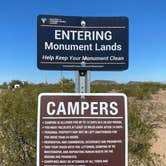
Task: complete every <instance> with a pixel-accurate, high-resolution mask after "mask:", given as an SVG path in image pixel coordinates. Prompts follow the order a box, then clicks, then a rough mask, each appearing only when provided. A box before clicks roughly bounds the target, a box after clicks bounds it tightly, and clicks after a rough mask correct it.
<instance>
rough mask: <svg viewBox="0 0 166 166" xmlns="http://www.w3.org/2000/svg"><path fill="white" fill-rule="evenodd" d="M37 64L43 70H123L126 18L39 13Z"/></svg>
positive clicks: (126, 65)
mask: <svg viewBox="0 0 166 166" xmlns="http://www.w3.org/2000/svg"><path fill="white" fill-rule="evenodd" d="M37 64H38V68H39V69H43V70H95V71H98V70H99V71H101V70H103V71H120V70H126V69H127V68H128V18H127V17H76V16H74V17H69V16H50V15H39V16H38V18H37Z"/></svg>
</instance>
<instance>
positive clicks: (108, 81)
mask: <svg viewBox="0 0 166 166" xmlns="http://www.w3.org/2000/svg"><path fill="white" fill-rule="evenodd" d="M91 83H92V84H104V85H105V84H117V82H115V81H110V80H95V81H92V82H91Z"/></svg>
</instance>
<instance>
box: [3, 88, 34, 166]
mask: <svg viewBox="0 0 166 166" xmlns="http://www.w3.org/2000/svg"><path fill="white" fill-rule="evenodd" d="M36 103H37V98H36V94H35V93H34V92H33V91H32V89H31V90H30V89H27V90H24V91H22V90H15V91H8V92H6V93H5V94H4V95H3V96H2V97H1V98H0V131H1V134H0V146H1V149H2V150H1V153H0V165H2V166H10V165H17V166H22V165H26V166H32V165H35V161H36V153H35V151H36V110H37V106H36Z"/></svg>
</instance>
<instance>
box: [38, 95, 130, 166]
mask: <svg viewBox="0 0 166 166" xmlns="http://www.w3.org/2000/svg"><path fill="white" fill-rule="evenodd" d="M127 126H128V122H127V99H126V96H125V95H124V94H118V93H116V94H86V93H85V94H57V93H42V94H40V95H39V100H38V131H37V166H49V165H52V166H60V165H66V166H70V165H81V166H91V165H94V166H96V165H97V166H128V145H127V143H128V132H127V131H128V130H127V128H128V127H127Z"/></svg>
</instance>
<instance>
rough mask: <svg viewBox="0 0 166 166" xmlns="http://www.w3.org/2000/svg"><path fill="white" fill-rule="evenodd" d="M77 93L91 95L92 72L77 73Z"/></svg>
mask: <svg viewBox="0 0 166 166" xmlns="http://www.w3.org/2000/svg"><path fill="white" fill-rule="evenodd" d="M75 92H76V93H90V71H87V70H79V71H76V80H75Z"/></svg>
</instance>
